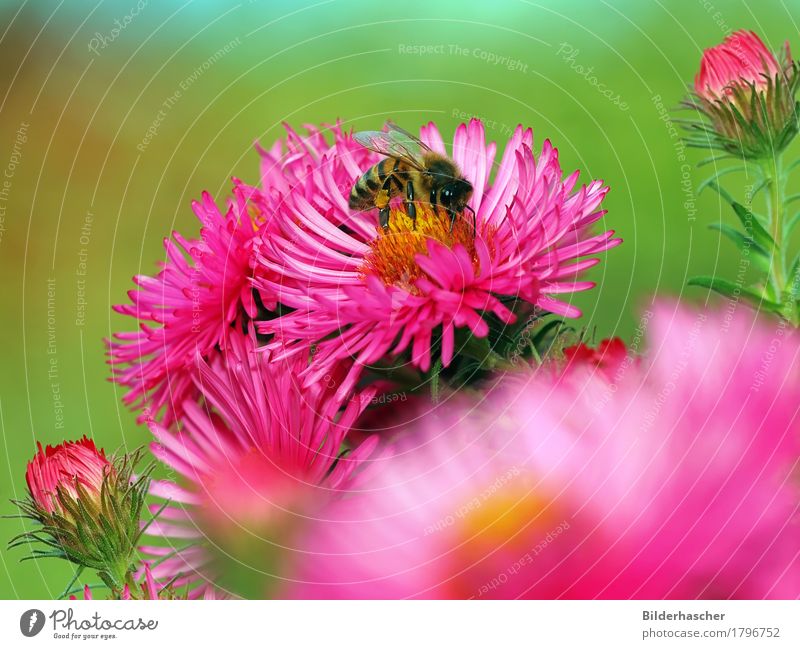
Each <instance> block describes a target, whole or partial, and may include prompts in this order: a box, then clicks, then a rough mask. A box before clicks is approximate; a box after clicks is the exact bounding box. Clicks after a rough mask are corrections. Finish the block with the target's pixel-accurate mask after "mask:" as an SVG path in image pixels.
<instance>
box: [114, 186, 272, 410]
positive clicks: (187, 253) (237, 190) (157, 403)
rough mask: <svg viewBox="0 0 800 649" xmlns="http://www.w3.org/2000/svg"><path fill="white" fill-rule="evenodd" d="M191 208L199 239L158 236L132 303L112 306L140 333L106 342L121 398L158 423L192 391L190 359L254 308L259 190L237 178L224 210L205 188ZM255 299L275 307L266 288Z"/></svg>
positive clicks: (208, 352) (206, 352)
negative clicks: (160, 251)
mask: <svg viewBox="0 0 800 649" xmlns="http://www.w3.org/2000/svg"><path fill="white" fill-rule="evenodd" d="M193 208H194V211H195V214H196V215H197V218H198V219H199V220H200V222H201V223H202V228H201V230H200V239H198V240H191V239H185V238H184V237H183V236H181V235H180V234H179V233H177V232H174V233H173V238H172V239H166V240H165V241H164V248H165V250H166V253H167V259H166V261H165V262H163V263H161V268H162V270H161V272H159V273H158V275H156V276H155V277H148V276H145V275H138V276H136V277H135V278H134V281H135V282H136V284H137V285H138V286H139V288H138V289H136V290H132V291H130V292H129V294H128V295H129V297H130V299H131V303H130V304H127V305H120V306H116V307H115V310H116V311H117V312H119V313H121V314H123V315H127V316H131V317H132V318H135V319H136V320H137V321H138V322H139V323H140V329H139V331H136V332H125V333H117V334H116V335H115V336H114V339H113V340H112V341H109V342H108V350H109V363H110V364H111V366H112V367H113V371H114V381H116V382H117V383H119V384H120V385H122V386H124V387H126V388H128V392H127V393H126V394H125V396H124V397H123V400H124V401H125V403H127V404H128V405H130V406H131V407H133V408H136V409H145V410H146V414H145V415H142V418H146V417H150V418H154V417H159V416H161V415H162V414H163V421H164V424H165V425H169V424H171V423H172V422H173V421H174V420H175V419H176V417H177V416H179V415H180V408H181V404H183V403H184V402H185V401H187V400H189V399H192V398H194V397H196V395H197V388H196V386H195V384H194V381H193V379H192V376H193V374H194V372H195V360H196V358H198V357H199V358H204V359H209V358H211V357H212V356H214V355H215V353H216V352H217V350H218V349H219V346H220V345H222V344H223V343H224V337H225V332H226V331H227V330H228V329H229V328H230V326H231V324H232V323H233V322H234V321H237V320H242V319H243V318H245V319H246V318H253V317H255V316H256V315H257V313H258V310H259V308H258V307H259V304H258V301H257V299H256V296H255V295H254V293H253V289H252V287H251V283H250V280H251V278H252V276H253V268H252V245H253V241H254V237H255V236H256V234H257V231H258V228H259V227H260V225H261V223H262V217H261V215H262V214H263V213H264V211H265V207H264V204H263V201H262V197H261V195H260V194H259V193H258V192H257V191H256V190H253V189H252V188H245V187H244V186H243V185H241V184H237V186H236V187H234V191H233V199H232V200H230V201H229V202H228V205H227V207H226V209H225V210H224V211H223V210H220V209H219V208H218V207H217V205H216V204H215V203H214V200H213V199H212V198H211V196H209V195H208V194H207V193H205V194H203V198H202V200H201V201H197V202H195V203H193ZM260 297H261V298H262V299H263V300H264V302H263V304H264V306H265V307H266V308H271V307H272V306H274V302H271V301H270V299H269V297H268V296H267V295H266V294H264V293H262V294H261V296H260Z"/></svg>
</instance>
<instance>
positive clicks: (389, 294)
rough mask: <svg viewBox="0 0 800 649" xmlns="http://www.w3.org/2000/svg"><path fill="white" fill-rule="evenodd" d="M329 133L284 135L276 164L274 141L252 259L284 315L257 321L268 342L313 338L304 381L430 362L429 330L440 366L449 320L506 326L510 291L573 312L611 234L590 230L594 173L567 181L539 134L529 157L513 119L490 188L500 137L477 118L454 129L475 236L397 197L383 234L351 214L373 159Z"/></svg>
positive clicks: (597, 198) (434, 133)
mask: <svg viewBox="0 0 800 649" xmlns="http://www.w3.org/2000/svg"><path fill="white" fill-rule="evenodd" d="M421 139H422V140H423V141H424V142H425V143H426V144H427V145H428V146H430V147H431V148H432V149H433V150H434V151H437V152H439V153H442V154H445V153H446V150H445V146H444V142H443V140H442V138H441V135H440V134H439V132H438V130H437V129H436V126H435V125H434V124H433V123H430V124H428V125H427V126H425V127H423V128H422V131H421ZM333 140H334V141H333V144H331V145H328V144H326V143H325V141H324V138H322V136H321V135H320V134H319V132H318V131H312V132H311V134H310V135H309V137H308V138H306V139H301V138H299V137H298V136H297V135H296V134H294V133H293V132H291V131H290V137H289V141H290V147H291V149H292V151H293V153H292V155H291V156H289V158H290V160H289V161H286V162H279V159H280V160H282V159H283V158H282V157H280V158H279V156H281V153H282V150H281V149H280V148H275V149H274V150H271V151H269V152H265V155H264V164H263V165H262V183H263V185H264V191H265V192H267V193H268V194H269V193H270V192H271V191H272V192H275V193H276V196H280V199H281V200H279V201H276V202H275V218H274V223H275V227H274V228H273V229H272V230H271V231H270V232H269V233H267V234H265V235H264V236H263V237H262V244H261V246H260V248H259V254H258V266H257V267H258V268H259V269H262V270H263V271H264V273H263V276H259V277H258V278H257V279H256V280H255V283H256V285H257V286H259V287H260V288H261V289H262V290H265V291H267V292H269V293H271V294H276V295H280V301H281V302H282V303H283V304H284V305H286V306H288V307H290V309H291V310H290V311H289V312H288V313H285V314H283V315H282V316H281V317H278V318H275V319H272V320H267V321H262V322H259V328H260V330H261V331H262V332H264V333H269V334H275V337H276V338H275V341H274V342H273V343H272V344H271V348H274V349H276V350H278V351H277V352H276V353H277V355H278V357H281V355H283V356H286V355H290V354H294V353H303V351H304V350H305V349H306V348H307V347H308V345H309V344H311V343H314V345H315V357H314V362H313V363H312V364H311V366H310V368H309V369H308V370H307V371H306V372H305V380H306V383H307V384H313V383H314V382H316V381H319V380H321V379H324V377H326V375H329V374H330V369H331V367H334V366H336V365H337V364H338V363H339V362H340V361H342V360H345V359H347V360H348V361H349V359H351V358H353V359H354V360H355V362H354V363H353V364H352V366H351V369H350V371H349V374H348V375H347V377H345V379H344V381H343V384H342V385H341V386H340V391H341V393H342V394H346V393H347V392H348V391H349V390H351V389H352V387H353V385H355V382H356V381H357V379H358V376H359V374H360V372H361V369H362V368H363V367H364V366H365V365H368V364H370V363H373V362H375V361H377V360H379V359H380V358H382V357H383V356H385V355H386V354H387V353H389V352H391V353H393V354H399V353H402V352H404V351H405V350H410V352H411V360H412V362H413V364H414V365H416V366H417V367H419V368H421V369H422V370H423V371H427V370H428V369H430V367H431V363H432V346H434V345H435V344H436V342H437V341H436V340H434V338H436V337H438V336H441V359H442V363H443V365H445V366H447V365H449V363H450V361H451V360H452V358H453V355H454V354H455V353H456V351H457V350H456V349H455V347H456V340H455V331H456V329H457V328H468V329H469V330H471V332H472V334H474V335H475V336H477V337H479V338H480V337H485V336H486V335H487V333H488V331H489V328H488V324H487V322H486V320H485V319H484V316H485V314H487V313H491V314H493V315H494V316H496V317H497V318H499V319H500V320H501V321H502V322H505V323H510V322H513V321H514V320H515V318H516V316H515V314H514V313H513V312H512V311H511V310H509V308H508V306H507V303H508V300H509V299H511V298H516V297H519V298H521V299H522V300H525V301H527V302H528V303H530V304H531V305H536V306H537V307H539V308H541V309H545V310H547V311H552V312H554V313H558V314H561V315H565V316H569V317H576V316H578V315H580V311H579V310H578V309H577V308H576V307H575V306H573V305H572V304H570V303H569V302H563V301H561V300H559V299H557V296H560V295H561V294H569V293H573V292H576V291H583V290H587V289H589V288H591V287H593V286H594V284H593V283H592V282H586V281H578V280H577V279H576V277H577V276H578V275H579V274H580V273H581V272H582V271H584V270H586V269H588V268H590V267H591V266H593V265H595V264H596V263H598V261H599V259H597V258H595V257H589V256H590V255H595V254H597V253H600V252H603V251H605V250H607V249H609V248H611V247H613V246H615V245H617V244H618V243H620V240H619V239H615V238H613V231H607V232H604V233H602V234H599V235H592V234H591V233H590V229H591V226H592V224H594V223H595V222H596V221H598V220H599V219H600V218H602V216H603V214H604V213H605V212H604V211H603V210H601V209H600V203H601V202H602V200H603V198H604V196H605V195H606V192H607V191H608V188H607V187H604V186H603V183H602V182H601V181H593V182H591V183H590V184H589V185H588V186H582V187H580V188H579V189H577V190H575V187H576V183H577V180H578V172H575V173H573V174H571V175H570V176H568V177H567V178H566V179H564V178H563V173H562V170H561V167H560V165H559V163H558V152H557V151H556V149H555V148H553V146H552V145H551V144H550V142H549V141H547V140H545V142H544V144H543V145H542V148H541V153H540V154H539V156H538V158H537V157H535V156H534V153H533V148H532V147H533V134H532V132H531V131H530V130H524V129H523V128H522V127H518V128H517V129H516V131H515V132H514V134H513V136H512V138H511V140H510V141H509V143H508V145H507V146H506V149H505V152H504V155H503V158H502V161H501V162H500V163H499V165H498V167H497V169H496V173H495V177H494V181H493V182H491V183H490V174H491V172H492V170H493V165H494V158H495V149H496V146H495V144H494V143H491V144H488V145H487V144H486V142H485V137H484V128H483V125H482V124H481V122H480V121H479V120H472V121H471V122H470V123H469V125H466V124H462V125H461V126H460V127H459V128H458V129H457V131H456V134H455V138H454V141H453V147H452V157H453V159H454V160H455V162H456V163H457V164H458V165H459V166H460V168H461V171H462V173H463V174H464V175H465V177H466V178H467V179H468V180H469V181H470V182H471V183H472V185H473V187H474V193H473V196H472V199H471V201H470V206H471V208H472V209H474V211H475V213H476V215H477V217H476V218H477V232H476V233H473V225H472V222H471V219H467V218H463V219H457V220H456V221H455V222H454V223H453V224H452V225H451V222H450V218H449V216H448V215H446V214H444V213H443V212H441V211H434V210H432V209H431V207H430V205H428V204H426V203H420V204H419V206H418V207H417V219H416V224H415V225H414V224H412V221H411V219H410V218H408V216H407V215H406V214H405V212H404V211H403V209H404V208H403V206H402V202H400V203H397V204H396V205H395V207H393V209H392V212H391V216H390V226H389V230H388V231H384V230H383V229H381V228H379V227H378V225H377V210H370V211H369V212H366V213H351V212H350V210H349V209H348V196H349V194H350V190H351V188H352V186H353V184H354V183H355V181H356V180H357V178H358V177H359V176H360V175H361V174H362V173H363V172H364V171H365V170H367V169H368V168H369V167H370V166H371V165H373V164H375V163H376V162H378V160H379V159H380V157H379V156H378V155H377V154H373V153H370V152H368V151H366V150H365V149H363V148H362V147H360V145H358V144H357V143H356V142H355V141H354V140H353V139H352V137H351V136H350V135H348V134H345V133H343V132H342V131H341V129H340V128H338V127H337V128H335V129H333ZM289 178H290V179H291V180H289ZM584 257H589V258H587V259H581V258H584ZM504 298H505V300H504ZM439 332H441V333H439Z"/></svg>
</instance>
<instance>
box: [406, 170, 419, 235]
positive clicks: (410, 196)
mask: <svg viewBox="0 0 800 649" xmlns="http://www.w3.org/2000/svg"><path fill="white" fill-rule="evenodd" d="M406 213H407V214H408V216H409V218H410V219H411V220H412V221H413V224H414V225H413V228H412V229H414V230H416V229H417V206H416V205H414V183H412V182H411V181H410V180H409V181H408V182H407V183H406Z"/></svg>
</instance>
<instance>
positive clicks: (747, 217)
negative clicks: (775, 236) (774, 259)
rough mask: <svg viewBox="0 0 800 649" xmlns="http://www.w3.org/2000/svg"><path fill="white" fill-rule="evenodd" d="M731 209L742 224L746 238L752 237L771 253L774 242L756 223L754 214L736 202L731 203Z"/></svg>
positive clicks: (759, 224)
mask: <svg viewBox="0 0 800 649" xmlns="http://www.w3.org/2000/svg"><path fill="white" fill-rule="evenodd" d="M731 207H733V211H734V212H736V216H738V217H739V220H740V221H741V222H742V225H743V226H744V231H745V232H747V234H748V236H750V237H752V238H753V239H754V240H755V241H756V242H757V243H758V244H759V245H760V246H762V247H763V248H765V249H766V250H767V251H770V252H771V251H772V250H773V249H774V248H775V242H774V241H773V240H772V237H771V236H770V235H769V232H767V231H766V230H765V229H764V226H763V225H761V223H760V222H759V221H758V219H757V218H756V216H755V214H753V213H752V212H751V211H750V210H748V209H747V208H746V207H745V206H744V205H741V204H739V203H737V202H736V201H731Z"/></svg>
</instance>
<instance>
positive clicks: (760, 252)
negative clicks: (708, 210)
mask: <svg viewBox="0 0 800 649" xmlns="http://www.w3.org/2000/svg"><path fill="white" fill-rule="evenodd" d="M708 227H709V229H711V230H717V231H718V232H719V233H720V234H723V235H725V236H726V237H728V239H730V240H731V241H733V243H735V244H736V247H737V248H738V249H739V250H744V249H745V248H746V249H747V250H748V252H752V253H753V254H755V255H757V256H758V257H760V258H762V259H763V260H766V262H767V265H766V268H765V269H764V270H769V260H770V254H769V253H768V252H767V251H766V250H765V249H764V248H763V247H762V246H760V245H758V243H756V242H755V241H754V240H753V239H752V238H751V237H749V236H747V235H746V234H744V233H743V232H739V230H737V229H736V228H734V227H732V226H730V225H728V224H727V223H712V224H710V225H709V226H708Z"/></svg>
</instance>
